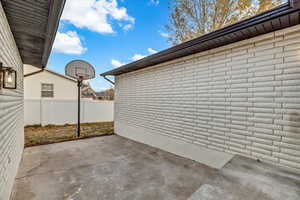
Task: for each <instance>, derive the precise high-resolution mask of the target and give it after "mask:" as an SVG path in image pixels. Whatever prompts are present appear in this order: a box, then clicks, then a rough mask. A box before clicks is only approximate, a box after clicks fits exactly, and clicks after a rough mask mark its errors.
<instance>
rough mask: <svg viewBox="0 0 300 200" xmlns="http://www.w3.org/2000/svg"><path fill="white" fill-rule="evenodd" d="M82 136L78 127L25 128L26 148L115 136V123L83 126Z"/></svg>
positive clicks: (49, 126)
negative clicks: (77, 131) (77, 129)
mask: <svg viewBox="0 0 300 200" xmlns="http://www.w3.org/2000/svg"><path fill="white" fill-rule="evenodd" d="M80 130H81V136H80V138H78V137H77V133H76V125H63V126H54V125H48V126H45V127H41V126H28V127H25V147H29V146H35V145H42V144H51V143H56V142H63V141H70V140H77V139H82V138H90V137H97V136H103V135H111V134H113V132H114V130H113V122H100V123H85V124H81V128H80Z"/></svg>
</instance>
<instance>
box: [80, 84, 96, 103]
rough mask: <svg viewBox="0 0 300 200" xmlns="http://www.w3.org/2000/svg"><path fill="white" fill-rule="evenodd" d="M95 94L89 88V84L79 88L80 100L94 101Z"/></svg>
mask: <svg viewBox="0 0 300 200" xmlns="http://www.w3.org/2000/svg"><path fill="white" fill-rule="evenodd" d="M96 97H97V96H96V92H95V91H94V90H93V88H92V87H91V85H90V83H83V84H82V87H81V98H86V99H96Z"/></svg>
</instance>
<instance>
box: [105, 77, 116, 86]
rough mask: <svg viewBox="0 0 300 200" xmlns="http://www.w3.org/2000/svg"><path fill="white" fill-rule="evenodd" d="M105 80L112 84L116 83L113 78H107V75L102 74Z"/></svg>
mask: <svg viewBox="0 0 300 200" xmlns="http://www.w3.org/2000/svg"><path fill="white" fill-rule="evenodd" d="M102 77H103V78H104V79H105V80H107V81H108V82H110V83H111V84H113V85H115V82H113V81H112V80H110V79H109V78H107V77H106V76H102Z"/></svg>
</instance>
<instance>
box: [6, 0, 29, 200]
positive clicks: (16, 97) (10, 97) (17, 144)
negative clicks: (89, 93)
mask: <svg viewBox="0 0 300 200" xmlns="http://www.w3.org/2000/svg"><path fill="white" fill-rule="evenodd" d="M0 62H2V63H3V65H4V66H10V67H13V68H14V69H15V70H17V73H18V81H17V82H18V83H17V90H5V89H2V90H1V89H0V200H7V199H9V195H10V192H11V189H12V186H13V183H14V178H15V176H16V173H17V169H18V166H19V162H20V160H21V156H22V152H23V143H24V141H23V140H24V139H23V137H24V133H23V76H22V75H23V64H22V61H21V59H20V55H19V52H18V49H17V46H16V44H15V41H14V38H13V35H12V33H11V31H10V27H9V25H8V23H7V19H6V16H5V13H4V11H3V8H2V5H1V2H0Z"/></svg>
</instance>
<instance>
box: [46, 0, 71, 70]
mask: <svg viewBox="0 0 300 200" xmlns="http://www.w3.org/2000/svg"><path fill="white" fill-rule="evenodd" d="M65 3H66V0H61V1H55V0H51V3H50V10H49V13H50V14H49V18H48V19H49V20H48V22H49V23H48V26H47V40H46V43H45V46H44V51H43V56H42V66H41V67H42V68H45V67H46V65H47V63H48V59H49V56H50V53H51V50H52V46H53V42H54V39H55V36H56V33H57V30H58V26H59V19H60V17H61V15H62V12H63V9H64V6H65Z"/></svg>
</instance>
